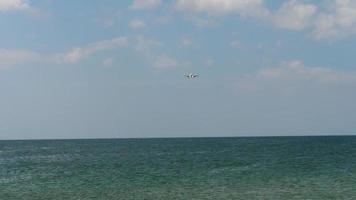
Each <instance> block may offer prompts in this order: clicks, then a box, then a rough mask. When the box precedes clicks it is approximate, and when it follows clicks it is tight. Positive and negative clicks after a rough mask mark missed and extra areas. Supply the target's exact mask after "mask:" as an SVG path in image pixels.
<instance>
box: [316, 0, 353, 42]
mask: <svg viewBox="0 0 356 200" xmlns="http://www.w3.org/2000/svg"><path fill="white" fill-rule="evenodd" d="M329 8H330V9H329V11H328V12H321V13H319V15H318V18H317V19H316V23H315V29H314V31H313V33H312V35H313V36H314V37H315V38H317V39H329V38H339V37H344V36H348V35H351V34H355V33H356V1H352V0H335V1H334V2H333V3H332V4H331V5H330V6H329Z"/></svg>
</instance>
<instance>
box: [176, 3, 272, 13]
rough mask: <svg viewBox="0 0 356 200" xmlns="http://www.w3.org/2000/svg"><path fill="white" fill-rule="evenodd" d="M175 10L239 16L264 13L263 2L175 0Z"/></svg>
mask: <svg viewBox="0 0 356 200" xmlns="http://www.w3.org/2000/svg"><path fill="white" fill-rule="evenodd" d="M175 8H176V9H177V10H181V11H191V12H208V13H211V14H227V13H232V12H239V13H240V14H241V15H251V14H253V15H262V14H263V13H264V12H265V9H264V7H263V0H177V1H176V4H175Z"/></svg>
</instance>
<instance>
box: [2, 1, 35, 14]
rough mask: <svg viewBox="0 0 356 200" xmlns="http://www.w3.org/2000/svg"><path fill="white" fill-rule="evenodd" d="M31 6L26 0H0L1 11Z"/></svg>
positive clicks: (21, 9) (26, 8)
mask: <svg viewBox="0 0 356 200" xmlns="http://www.w3.org/2000/svg"><path fill="white" fill-rule="evenodd" d="M30 9H31V6H30V4H29V2H28V1H27V0H0V12H1V11H26V10H30Z"/></svg>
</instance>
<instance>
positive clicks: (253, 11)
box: [174, 0, 356, 40]
mask: <svg viewBox="0 0 356 200" xmlns="http://www.w3.org/2000/svg"><path fill="white" fill-rule="evenodd" d="M323 3H324V4H321V3H319V4H315V3H311V1H308V2H305V1H301V0H289V1H285V2H284V3H283V4H282V5H281V6H280V7H279V8H278V9H277V10H271V9H269V8H268V7H267V6H266V5H265V1H264V0H250V1H247V0H176V1H175V4H174V7H175V9H176V10H178V11H185V12H190V13H193V14H203V13H205V14H209V15H208V16H206V15H200V17H198V16H194V15H193V16H194V17H190V19H191V20H190V21H192V22H193V23H195V24H196V25H197V26H200V27H206V26H205V24H208V26H209V25H210V24H214V25H216V24H217V22H216V21H215V20H214V19H213V17H216V15H227V14H239V15H240V16H242V17H244V18H249V19H251V18H252V19H254V20H259V21H263V22H265V23H269V24H272V25H274V26H276V27H278V28H281V29H286V30H290V31H304V30H307V31H309V35H311V36H312V37H313V38H314V39H317V40H322V39H336V38H343V37H346V36H350V35H353V34H356V1H353V0H330V1H326V2H323ZM323 5H324V6H323ZM210 22H211V23H210Z"/></svg>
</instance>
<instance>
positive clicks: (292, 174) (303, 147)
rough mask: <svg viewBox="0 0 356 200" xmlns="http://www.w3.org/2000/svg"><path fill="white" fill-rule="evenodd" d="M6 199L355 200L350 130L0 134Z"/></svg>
mask: <svg viewBox="0 0 356 200" xmlns="http://www.w3.org/2000/svg"><path fill="white" fill-rule="evenodd" d="M12 199H16V200H21V199H24V200H32V199H34V200H40V199H46V200H47V199H54V200H55V199H65V200H72V199H73V200H79V199H99V200H105V199H122V200H130V199H135V200H136V199H138V200H140V199H148V200H149V199H152V200H159V199H162V200H170V199H243V200H248V199H273V200H277V199H283V200H285V199H356V137H261V138H181V139H105V140H37V141H36V140H33V141H0V200H12Z"/></svg>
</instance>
